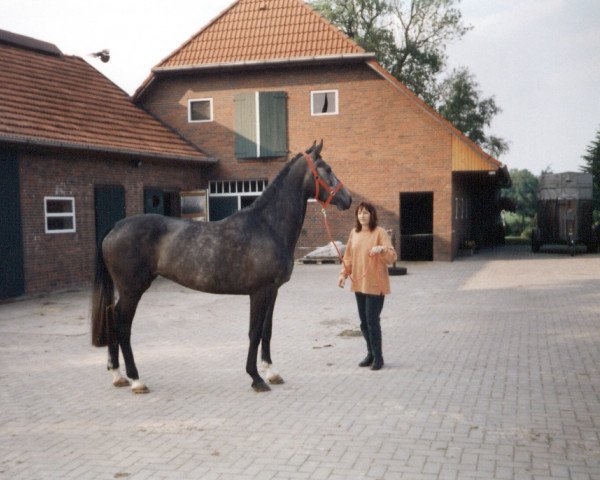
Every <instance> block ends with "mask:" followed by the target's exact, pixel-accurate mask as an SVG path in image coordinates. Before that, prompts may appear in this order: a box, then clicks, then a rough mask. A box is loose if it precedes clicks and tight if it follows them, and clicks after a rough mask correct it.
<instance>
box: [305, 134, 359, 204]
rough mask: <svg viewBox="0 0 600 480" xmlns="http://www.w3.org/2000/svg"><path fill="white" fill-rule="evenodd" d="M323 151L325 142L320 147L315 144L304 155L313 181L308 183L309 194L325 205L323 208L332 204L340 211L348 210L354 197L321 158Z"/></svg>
mask: <svg viewBox="0 0 600 480" xmlns="http://www.w3.org/2000/svg"><path fill="white" fill-rule="evenodd" d="M322 149H323V140H321V143H319V144H318V145H317V144H316V142H315V143H313V145H312V146H311V147H310V148H309V149H308V150H306V153H305V154H304V157H305V158H306V161H307V162H308V165H309V171H310V174H311V176H312V180H311V181H309V182H308V185H309V186H308V188H309V192H310V194H311V196H312V197H313V198H314V199H316V200H318V201H319V202H321V204H323V207H326V206H327V205H329V204H330V203H331V204H332V205H335V206H336V207H337V208H338V209H339V210H348V209H349V208H350V205H352V196H351V195H350V192H349V191H348V190H347V189H346V187H344V186H343V185H342V182H340V181H339V180H338V178H337V177H336V176H335V173H333V170H332V169H331V167H330V166H329V165H328V164H327V162H325V160H323V158H322V157H321V150H322ZM311 185H312V187H311ZM311 188H312V190H310V189H311Z"/></svg>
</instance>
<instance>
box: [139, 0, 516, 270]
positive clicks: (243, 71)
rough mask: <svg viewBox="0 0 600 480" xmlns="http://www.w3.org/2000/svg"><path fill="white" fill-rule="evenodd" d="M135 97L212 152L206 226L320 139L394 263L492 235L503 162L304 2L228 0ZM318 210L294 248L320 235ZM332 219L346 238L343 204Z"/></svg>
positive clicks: (349, 215) (440, 254)
mask: <svg viewBox="0 0 600 480" xmlns="http://www.w3.org/2000/svg"><path fill="white" fill-rule="evenodd" d="M134 101H135V102H136V103H138V104H139V105H141V106H143V108H145V109H146V110H147V111H149V112H151V113H152V114H153V115H154V116H156V117H157V118H159V119H161V120H162V121H163V122H164V123H166V124H168V125H170V126H171V127H173V128H174V129H175V130H176V131H178V132H179V133H180V134H181V135H182V136H183V137H185V138H186V139H187V140H189V141H190V142H191V143H193V144H195V145H198V146H200V147H201V148H202V149H203V150H204V151H206V152H209V153H210V154H211V155H212V156H214V157H216V158H218V159H219V164H218V167H217V168H215V169H214V170H213V171H212V172H211V177H210V178H209V180H210V182H209V185H208V190H209V198H208V199H209V211H210V217H211V219H213V220H215V219H219V218H223V217H224V216H227V215H229V214H231V213H232V212H233V211H235V210H237V209H239V208H242V207H243V206H244V205H245V204H247V203H248V202H251V201H252V198H253V197H255V196H256V195H258V194H260V188H262V187H263V186H265V185H266V184H267V183H268V180H269V179H272V178H273V177H274V175H275V174H276V173H277V172H278V171H279V170H280V168H281V162H284V161H286V160H287V159H288V158H289V157H290V156H291V155H293V154H295V153H297V152H299V151H301V150H303V149H305V148H306V147H308V146H309V145H310V144H311V143H312V142H313V140H315V139H316V140H320V139H324V145H325V148H324V150H323V157H324V158H325V160H327V161H328V162H329V163H330V164H331V165H332V167H333V168H334V170H335V171H336V173H337V174H338V176H339V177H340V178H341V179H342V180H343V182H344V183H345V185H346V186H347V187H348V188H349V189H350V190H351V191H352V194H353V197H354V198H355V199H356V200H357V201H358V200H361V199H365V200H368V201H370V202H372V203H374V204H375V205H376V207H377V208H378V211H379V213H380V223H381V224H382V226H384V227H386V228H388V229H390V230H392V232H393V234H394V237H395V242H396V247H397V248H398V250H399V253H400V258H401V259H405V260H412V259H416V260H423V259H425V260H452V259H453V258H455V256H456V255H457V254H458V251H459V249H460V247H461V246H462V245H463V244H464V243H465V242H466V241H469V240H474V241H476V242H477V243H478V244H479V245H490V244H494V243H496V242H498V241H500V240H501V234H500V229H501V226H500V224H499V220H500V216H499V214H500V210H499V206H498V200H499V197H500V188H501V187H503V186H507V185H508V184H509V183H510V177H509V176H508V172H507V169H506V167H504V166H503V165H502V164H501V163H500V162H499V161H497V160H496V159H494V158H492V157H491V156H490V155H488V154H487V153H485V152H484V151H483V150H481V148H480V147H479V146H477V145H476V144H475V143H473V142H472V141H471V140H470V139H468V138H467V137H465V136H464V135H463V134H462V133H461V132H459V131H458V130H457V129H456V128H454V127H453V126H452V125H451V124H450V123H449V122H447V121H446V120H445V119H443V118H442V117H441V116H440V115H439V114H438V113H437V112H436V111H434V110H433V109H432V108H430V107H429V106H428V105H426V104H425V103H424V102H423V101H421V100H420V99H419V98H418V97H416V96H415V95H414V94H413V93H412V92H411V91H410V90H409V89H408V88H406V87H405V86H404V85H403V84H402V83H400V82H399V81H398V80H396V79H395V78H394V77H393V76H391V75H390V74H389V73H388V72H387V71H386V70H385V69H383V68H382V67H381V66H380V65H379V64H378V63H377V62H376V60H375V58H374V55H373V54H371V53H369V52H365V51H364V50H363V49H362V48H361V47H360V46H359V45H357V44H356V43H355V42H354V41H353V40H351V39H350V38H348V37H347V36H346V35H344V34H343V33H342V32H341V31H339V30H338V29H337V28H335V27H334V26H333V25H332V24H331V23H330V22H328V21H327V20H325V19H324V18H323V17H322V16H320V15H319V14H318V13H317V12H315V11H314V10H313V9H312V8H311V7H310V6H309V5H307V4H306V3H304V2H303V1H302V0H238V1H235V2H234V3H232V5H231V6H230V7H229V8H227V9H226V10H224V11H223V12H222V13H221V14H220V15H219V16H217V17H216V18H215V19H214V20H213V21H212V22H210V23H209V24H208V25H206V26H205V27H204V28H202V29H201V30H200V31H199V32H198V33H196V34H195V35H193V36H192V37H191V38H190V39H189V40H188V41H186V42H185V43H184V44H183V45H181V46H180V47H179V48H177V49H176V50H175V51H174V52H173V53H172V54H171V55H169V56H168V57H166V58H165V59H163V60H162V61H161V62H159V63H158V65H156V66H155V67H154V68H153V69H152V72H151V75H150V76H149V77H148V78H147V79H146V81H145V82H144V83H143V84H142V85H141V86H140V87H139V89H138V90H137V92H136V94H135V95H134ZM245 185H249V186H252V185H257V186H258V189H254V190H253V189H252V188H248V189H246V188H245ZM318 210H319V209H318V208H317V206H316V205H313V206H310V207H309V210H308V213H307V217H306V221H305V225H304V229H303V232H302V234H301V237H300V240H299V249H298V252H297V253H298V255H302V254H303V253H306V252H307V251H309V250H311V249H312V248H315V247H316V246H319V245H323V244H324V243H326V242H327V238H326V236H325V232H324V230H323V227H322V223H321V220H320V216H319V213H318ZM330 218H331V220H332V223H333V224H334V231H335V232H336V234H335V236H336V239H339V240H342V241H344V242H345V240H346V238H347V235H348V232H349V230H350V228H351V226H352V224H353V212H345V213H338V212H332V214H331V215H330Z"/></svg>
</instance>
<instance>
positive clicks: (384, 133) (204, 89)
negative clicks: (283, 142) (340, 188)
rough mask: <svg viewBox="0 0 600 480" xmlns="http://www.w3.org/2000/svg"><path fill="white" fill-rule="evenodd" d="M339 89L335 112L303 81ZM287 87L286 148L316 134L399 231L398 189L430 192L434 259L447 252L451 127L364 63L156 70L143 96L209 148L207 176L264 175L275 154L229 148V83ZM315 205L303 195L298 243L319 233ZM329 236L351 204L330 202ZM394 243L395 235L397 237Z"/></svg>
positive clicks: (343, 233) (343, 227)
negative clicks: (203, 103) (208, 114)
mask: <svg viewBox="0 0 600 480" xmlns="http://www.w3.org/2000/svg"><path fill="white" fill-rule="evenodd" d="M328 89H337V90H338V91H339V115H333V116H321V117H317V116H315V117H313V116H311V113H310V92H311V90H328ZM279 90H282V91H286V92H287V94H288V142H289V149H290V152H291V154H294V153H296V152H299V151H301V150H303V149H305V148H307V147H308V146H310V145H311V144H312V142H313V140H317V141H318V140H320V139H324V149H323V152H322V156H323V158H324V159H325V160H326V161H327V162H328V163H329V164H330V165H331V166H332V168H333V169H334V171H335V173H336V174H337V175H338V177H339V178H340V179H341V180H342V181H343V182H344V184H345V185H346V186H347V187H348V188H349V189H350V191H351V193H352V195H353V197H354V198H356V199H360V198H364V199H367V200H368V201H370V202H372V203H373V204H375V205H376V207H377V208H378V212H379V215H380V217H381V222H380V223H381V225H382V226H385V227H386V228H393V229H394V231H395V233H396V239H397V240H396V241H397V242H398V239H399V207H400V205H399V202H400V200H399V194H400V192H433V198H434V219H433V220H434V259H435V260H451V259H452V176H451V136H450V133H449V132H448V131H447V130H446V129H445V128H444V127H442V126H441V125H440V124H439V123H438V122H437V121H435V120H434V119H433V118H432V116H431V115H430V114H429V113H426V112H424V111H423V110H422V108H421V107H419V106H418V105H416V104H415V102H413V101H412V100H411V99H409V98H408V97H407V96H405V95H403V94H402V93H399V91H398V90H397V89H396V88H395V87H394V86H392V85H391V84H390V83H389V82H388V81H386V80H384V79H382V78H381V77H380V76H378V75H377V74H376V73H375V72H374V71H372V70H371V69H370V68H369V67H368V66H366V65H364V64H357V65H354V66H330V67H310V68H302V69H298V68H289V69H280V70H267V71H259V70H255V71H248V72H229V73H228V74H226V75H225V74H218V73H212V74H211V73H206V72H203V73H202V74H201V75H197V76H194V75H189V76H183V77H179V78H172V79H165V80H157V81H155V82H154V84H153V87H152V89H151V91H150V92H148V94H147V95H145V97H144V98H143V99H142V103H143V106H144V107H145V108H146V109H147V110H148V111H150V112H151V113H153V114H154V115H156V116H158V117H159V118H160V119H161V120H162V121H163V122H165V123H167V124H168V125H170V126H172V127H173V128H175V129H176V130H177V131H179V132H180V133H181V134H182V135H183V136H185V137H186V138H187V139H189V140H190V141H192V142H194V143H196V144H197V145H199V146H200V147H201V148H202V149H203V150H204V151H206V152H208V153H210V154H211V155H214V156H215V157H217V158H218V159H219V161H220V166H219V168H218V169H215V170H214V172H213V175H214V178H223V179H243V178H262V177H267V178H269V179H272V178H273V177H274V176H275V174H276V173H277V172H278V171H279V169H280V168H281V159H280V161H274V160H259V161H248V160H242V161H241V160H237V159H236V158H235V156H234V138H235V137H234V132H233V125H234V102H233V98H234V95H235V94H236V93H239V92H248V91H279ZM207 97H208V98H212V99H213V109H214V121H213V122H211V123H188V122H187V101H188V99H192V98H207ZM316 210H317V209H316V207H313V206H312V205H309V208H308V211H307V218H306V222H305V225H304V229H303V232H302V235H301V237H300V243H299V249H298V252H299V253H302V252H304V253H305V252H306V251H309V250H310V249H312V248H314V247H316V246H320V245H324V244H325V243H327V239H326V238H325V234H324V230H323V228H322V227H320V226H319V224H321V223H322V221H321V219H320V218H319V215H318V213H317V212H316ZM331 211H332V213H331V215H330V219H331V223H332V226H333V229H334V231H335V232H336V234H335V237H336V239H343V241H344V243H345V241H346V239H347V236H348V233H349V231H350V229H351V227H352V225H353V224H354V221H353V209H352V210H351V211H350V212H345V213H343V214H340V213H337V212H336V211H335V209H331ZM397 246H398V245H397Z"/></svg>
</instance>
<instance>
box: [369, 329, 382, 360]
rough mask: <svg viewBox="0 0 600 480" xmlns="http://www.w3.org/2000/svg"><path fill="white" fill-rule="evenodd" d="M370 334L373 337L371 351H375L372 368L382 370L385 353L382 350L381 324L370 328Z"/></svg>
mask: <svg viewBox="0 0 600 480" xmlns="http://www.w3.org/2000/svg"><path fill="white" fill-rule="evenodd" d="M369 334H370V335H369V336H370V338H371V352H372V353H373V362H372V363H371V370H381V368H382V367H383V353H382V351H381V327H380V326H379V324H377V326H375V328H370V329H369Z"/></svg>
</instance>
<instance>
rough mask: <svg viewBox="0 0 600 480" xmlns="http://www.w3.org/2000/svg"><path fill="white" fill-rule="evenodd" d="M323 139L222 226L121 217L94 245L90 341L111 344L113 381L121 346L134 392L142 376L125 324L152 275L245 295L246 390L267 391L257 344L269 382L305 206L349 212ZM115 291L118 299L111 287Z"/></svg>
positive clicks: (141, 389) (141, 388)
mask: <svg viewBox="0 0 600 480" xmlns="http://www.w3.org/2000/svg"><path fill="white" fill-rule="evenodd" d="M322 148H323V142H322V141H321V143H320V144H319V145H314V144H313V146H312V147H311V148H310V149H308V150H307V152H306V153H301V154H298V155H296V156H295V157H294V158H293V159H291V160H290V161H289V162H288V163H287V164H286V165H285V166H284V168H283V169H282V170H281V172H280V173H279V174H278V175H277V177H276V178H275V180H274V181H273V182H272V183H271V184H270V185H269V187H268V188H267V189H266V190H265V191H264V192H263V194H262V195H261V196H260V197H259V198H258V199H257V200H256V201H255V202H254V203H253V204H252V205H250V206H249V207H247V208H245V209H243V210H240V211H239V212H237V213H235V214H233V215H231V216H230V217H228V218H226V219H224V220H221V221H219V222H190V221H185V220H180V219H176V218H170V217H164V216H162V215H152V214H148V215H138V216H132V217H128V218H125V219H123V220H121V221H119V222H118V223H117V224H116V225H115V226H114V228H113V229H112V230H111V231H110V232H109V234H108V235H107V236H106V237H105V239H104V241H103V242H102V245H101V248H99V249H98V255H97V263H96V278H95V282H94V295H93V301H92V343H93V345H95V346H97V347H100V346H108V369H109V370H110V371H111V373H112V375H113V385H115V386H126V385H129V381H128V380H127V379H126V378H125V377H123V376H122V375H121V373H120V369H119V348H120V349H121V352H122V353H123V359H124V361H125V368H126V374H127V377H129V378H130V379H131V380H132V381H133V384H132V390H133V391H134V392H135V393H146V392H147V391H148V389H147V388H146V386H145V385H144V384H143V383H142V382H141V381H140V379H139V375H138V371H137V368H136V365H135V362H134V358H133V351H132V349H131V342H130V338H131V325H132V322H133V317H134V315H135V311H136V308H137V305H138V302H139V301H140V298H141V296H142V294H143V293H144V292H145V291H146V290H147V289H148V288H149V287H150V284H151V283H152V281H153V280H154V279H155V278H156V277H157V276H158V275H160V276H163V277H166V278H168V279H170V280H173V281H174V282H177V283H179V284H181V285H184V286H186V287H188V288H192V289H194V290H200V291H203V292H209V293H221V294H239V295H249V296H250V332H249V337H250V346H249V349H248V360H247V363H246V372H247V373H248V374H249V375H250V376H251V377H252V388H254V390H256V391H258V392H263V391H267V390H270V388H269V386H268V385H267V384H266V383H265V381H264V380H263V379H262V378H261V376H260V375H259V373H258V370H257V365H256V363H257V355H258V346H259V344H261V358H262V361H263V365H264V366H265V368H266V369H267V380H268V381H269V382H270V383H283V380H282V379H281V377H280V376H279V375H278V374H276V373H275V372H274V370H273V368H272V361H271V351H270V342H271V325H272V320H273V309H274V306H275V300H276V298H277V291H278V289H279V287H280V286H281V285H283V284H284V283H285V282H287V281H288V280H289V279H290V277H291V274H292V269H293V266H294V249H295V247H296V242H297V241H298V237H299V235H300V231H301V228H302V224H303V222H304V216H305V214H306V202H307V201H308V199H309V198H311V197H313V198H316V199H317V200H319V201H321V202H322V203H323V204H324V205H325V206H326V205H327V204H329V203H331V204H333V205H336V206H337V207H338V208H339V209H342V210H346V209H348V208H350V205H351V203H352V198H351V196H350V193H349V192H348V191H347V190H346V188H344V187H343V186H342V183H341V182H340V181H339V180H338V179H337V178H336V176H335V174H334V173H333V172H332V171H331V168H330V167H329V165H327V163H325V161H324V160H323V159H322V158H321V155H320V154H321V149H322ZM115 287H116V290H117V293H118V301H117V302H116V304H115V298H114V296H115V295H114V293H115V292H114V289H115Z"/></svg>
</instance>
